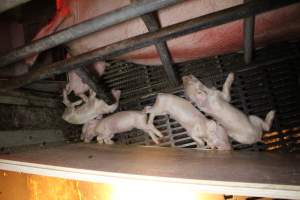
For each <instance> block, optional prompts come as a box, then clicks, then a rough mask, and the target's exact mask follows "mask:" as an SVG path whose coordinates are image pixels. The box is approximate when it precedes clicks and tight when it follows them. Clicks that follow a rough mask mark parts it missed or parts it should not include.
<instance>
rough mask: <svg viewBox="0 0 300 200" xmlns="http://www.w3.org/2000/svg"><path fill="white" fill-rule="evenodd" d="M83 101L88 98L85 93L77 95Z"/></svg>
mask: <svg viewBox="0 0 300 200" xmlns="http://www.w3.org/2000/svg"><path fill="white" fill-rule="evenodd" d="M78 96H79V97H80V98H81V99H82V100H83V101H84V102H85V103H86V102H88V100H89V98H88V97H87V96H86V95H85V94H79V95H78Z"/></svg>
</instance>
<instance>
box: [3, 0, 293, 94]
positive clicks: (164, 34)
mask: <svg viewBox="0 0 300 200" xmlns="http://www.w3.org/2000/svg"><path fill="white" fill-rule="evenodd" d="M141 2H144V1H138V2H136V3H135V4H133V5H141ZM153 2H157V1H153ZM159 2H164V4H163V5H164V6H166V4H167V2H165V1H161V0H160V1H159ZM168 2H169V4H171V3H170V2H172V3H175V1H168ZM176 2H178V1H176ZM298 2H299V0H285V1H282V0H253V1H250V2H247V3H245V4H242V5H238V6H235V7H231V8H228V9H225V10H222V11H218V12H215V13H211V14H208V15H205V16H201V17H198V18H195V19H191V20H188V21H185V22H182V23H178V24H174V25H171V26H168V27H164V28H162V29H160V30H158V31H155V32H151V33H145V34H142V35H139V36H136V37H133V38H129V39H126V40H123V41H120V42H117V43H114V44H111V45H108V46H105V47H102V48H99V49H95V50H93V51H91V52H88V53H84V54H81V55H79V56H76V57H73V58H69V59H67V60H63V61H60V62H56V63H53V64H51V65H47V66H43V67H41V68H39V69H36V70H32V71H31V72H30V73H27V74H25V75H23V76H20V77H18V78H15V79H12V80H8V81H3V82H2V83H0V88H1V90H3V91H5V90H10V89H14V88H18V87H21V86H23V85H26V84H28V83H31V82H33V81H36V80H40V79H42V78H46V77H48V76H50V75H53V74H60V73H64V72H68V71H70V70H73V69H76V68H78V67H82V66H84V65H86V64H91V63H93V62H95V61H99V60H105V59H111V58H113V57H116V56H120V55H122V54H124V53H128V52H131V51H134V50H137V49H140V48H144V47H147V46H149V45H153V44H158V43H160V42H163V41H166V40H169V39H173V38H176V37H180V36H183V35H186V34H189V33H193V32H196V31H199V30H203V29H207V28H210V27H214V26H217V25H221V24H224V23H228V22H231V21H235V20H238V19H242V18H246V17H250V16H254V15H256V14H260V13H263V12H266V11H269V10H272V9H277V8H280V7H283V6H287V5H290V4H293V3H298ZM139 3H140V4H139ZM153 5H154V4H153ZM120 10H122V9H120ZM149 10H150V9H149ZM153 10H155V9H153ZM153 10H152V11H153ZM135 14H136V12H135ZM143 14H144V13H143ZM102 16H103V15H102ZM104 16H105V17H104V18H105V19H107V20H108V21H110V20H109V19H115V17H116V16H117V17H120V12H117V13H116V11H114V12H112V13H109V14H106V15H104ZM108 16H110V17H111V18H109V17H108ZM130 16H132V15H130ZM99 18H103V17H101V16H100V17H98V18H96V19H99ZM116 21H118V20H116ZM116 21H114V22H116ZM119 21H125V20H121V19H119ZM89 22H95V19H92V20H89ZM83 24H84V25H83ZM92 24H93V23H92ZM109 25H112V23H110V24H109ZM109 25H108V24H105V25H102V26H101V27H102V28H103V27H107V26H109ZM90 26H91V25H90ZM75 27H81V28H84V27H85V28H88V29H89V30H90V29H91V28H90V27H89V26H86V24H85V23H82V24H78V25H76V26H75ZM73 28H74V27H73ZM83 30H84V29H83ZM97 30H98V29H97ZM84 32H85V33H86V32H87V31H84ZM63 33H64V32H59V33H55V34H53V35H51V36H49V37H47V38H45V39H41V40H38V42H40V43H42V44H43V43H47V41H48V42H49V38H52V37H53V36H55V35H56V36H57V35H59V34H61V36H64V34H63ZM62 38H64V39H63V40H62V41H63V42H66V41H69V40H67V39H66V38H65V37H62ZM69 39H70V38H69ZM73 39H74V38H73ZM62 41H60V42H61V43H63V42H62ZM38 42H35V43H33V44H30V45H28V46H25V47H23V48H21V50H22V49H23V50H25V49H30V50H31V51H32V52H38V51H40V50H41V49H43V48H42V47H41V46H40V44H39V45H38ZM51 42H53V43H54V44H55V45H56V44H57V42H54V41H51ZM54 44H52V46H55V45H54ZM33 46H34V47H35V48H36V49H35V48H33ZM50 46H51V45H50ZM16 52H19V53H20V52H22V53H23V54H21V53H20V54H19V55H18V56H15V55H17V53H16ZM8 55H14V56H12V57H10V56H4V57H2V58H0V61H1V62H0V63H1V64H2V66H3V65H5V64H7V63H9V61H10V62H12V61H15V60H17V59H21V58H23V57H24V56H25V55H29V53H28V51H20V50H18V49H17V50H15V51H13V52H11V53H9V54H8ZM22 56H23V57H22ZM12 58H13V59H12Z"/></svg>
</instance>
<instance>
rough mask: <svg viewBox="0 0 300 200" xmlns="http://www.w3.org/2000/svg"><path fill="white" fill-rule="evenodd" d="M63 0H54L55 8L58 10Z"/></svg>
mask: <svg viewBox="0 0 300 200" xmlns="http://www.w3.org/2000/svg"><path fill="white" fill-rule="evenodd" d="M62 6H63V0H56V10H57V11H59V10H61V9H62Z"/></svg>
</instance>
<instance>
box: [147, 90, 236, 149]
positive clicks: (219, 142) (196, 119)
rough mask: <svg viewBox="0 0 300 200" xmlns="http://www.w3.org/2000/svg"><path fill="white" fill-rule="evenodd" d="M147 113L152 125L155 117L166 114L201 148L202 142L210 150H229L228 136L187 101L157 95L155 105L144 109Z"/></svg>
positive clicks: (168, 95)
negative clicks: (205, 143)
mask: <svg viewBox="0 0 300 200" xmlns="http://www.w3.org/2000/svg"><path fill="white" fill-rule="evenodd" d="M145 112H147V113H149V114H150V116H149V123H151V124H152V123H153V120H154V117H155V115H165V114H168V115H170V116H171V118H173V119H175V120H176V121H177V122H179V123H180V124H181V126H182V127H183V128H185V129H186V131H187V133H188V134H189V135H190V136H191V137H192V138H193V139H194V140H195V141H196V142H197V143H199V144H200V145H201V146H203V145H204V142H203V140H204V141H206V142H207V144H208V146H209V147H211V148H218V149H220V150H230V149H231V146H230V143H229V141H228V136H227V134H226V133H225V130H224V129H223V127H222V126H219V125H218V124H217V123H216V122H215V121H213V120H208V119H207V118H206V117H205V116H204V115H203V114H202V113H201V112H200V111H198V110H197V109H196V108H195V107H194V106H193V105H192V104H191V103H190V102H188V101H187V100H185V99H183V98H180V97H177V96H175V95H171V94H162V93H161V94H158V95H157V98H156V102H155V104H154V105H153V106H152V107H150V106H148V107H145Z"/></svg>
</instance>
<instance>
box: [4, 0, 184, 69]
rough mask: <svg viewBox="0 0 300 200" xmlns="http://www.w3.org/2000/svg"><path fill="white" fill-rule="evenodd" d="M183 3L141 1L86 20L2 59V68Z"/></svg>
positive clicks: (159, 0) (12, 52) (18, 49)
mask: <svg viewBox="0 0 300 200" xmlns="http://www.w3.org/2000/svg"><path fill="white" fill-rule="evenodd" d="M182 1H183V0H139V1H137V2H135V3H133V4H130V5H128V6H125V7H122V8H120V9H117V10H115V11H112V12H110V13H107V14H103V15H100V16H98V17H95V18H92V19H89V20H86V21H84V22H82V23H79V24H76V25H73V26H71V27H69V28H66V29H64V30H61V31H58V32H56V33H53V34H52V35H49V36H47V37H44V38H42V39H39V40H35V41H34V42H31V43H30V44H28V45H26V46H23V47H20V48H17V49H15V50H13V51H11V52H9V53H8V54H6V55H3V56H2V57H0V67H4V66H6V65H8V64H12V63H14V62H16V61H19V60H21V59H23V58H26V57H28V56H30V55H32V54H35V53H39V52H41V51H45V50H47V49H50V48H52V47H55V46H58V45H60V44H63V43H66V42H70V41H72V40H75V39H78V38H80V37H83V36H85V35H88V34H91V33H94V32H96V31H100V30H103V29H105V28H108V27H110V26H113V25H116V24H119V23H121V22H125V21H127V20H130V19H133V18H135V17H138V16H141V15H143V14H146V13H149V12H152V11H155V10H158V9H161V8H164V7H167V6H170V5H174V4H175V3H178V2H182Z"/></svg>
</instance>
